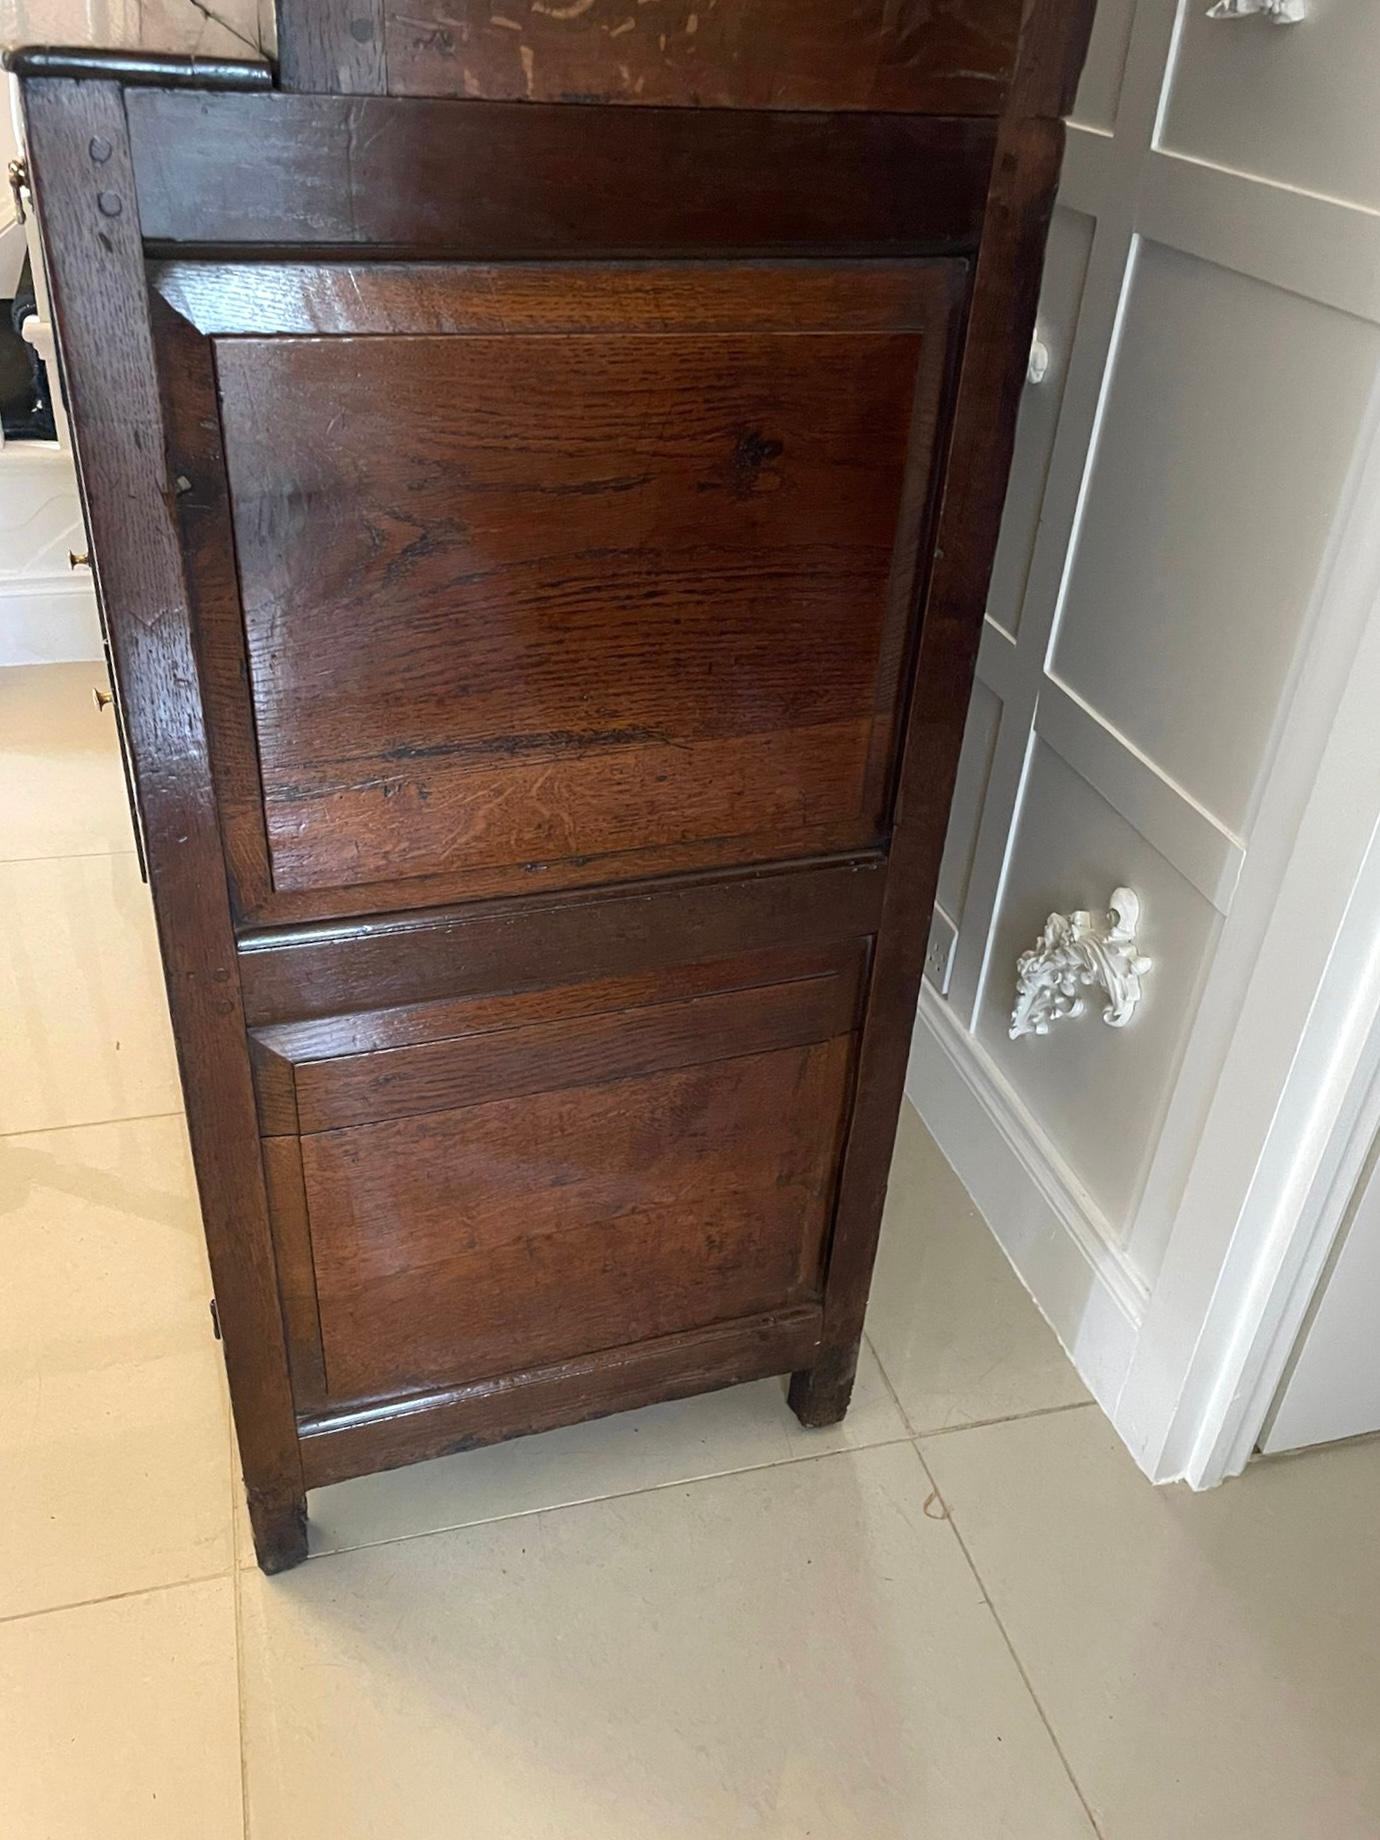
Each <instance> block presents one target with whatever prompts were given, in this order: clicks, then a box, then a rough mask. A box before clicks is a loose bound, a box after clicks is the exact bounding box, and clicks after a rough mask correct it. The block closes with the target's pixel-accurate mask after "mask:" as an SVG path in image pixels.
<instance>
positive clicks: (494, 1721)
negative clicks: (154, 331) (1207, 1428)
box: [0, 667, 1380, 1840]
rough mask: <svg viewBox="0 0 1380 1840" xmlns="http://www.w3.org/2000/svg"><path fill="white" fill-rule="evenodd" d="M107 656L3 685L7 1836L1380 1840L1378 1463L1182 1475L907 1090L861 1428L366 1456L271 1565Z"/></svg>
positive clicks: (665, 1427) (769, 1392)
mask: <svg viewBox="0 0 1380 1840" xmlns="http://www.w3.org/2000/svg"><path fill="white" fill-rule="evenodd" d="M94 675H95V673H94V668H92V667H60V668H59V667H46V668H43V669H39V670H24V671H8V672H5V671H0V903H3V908H2V911H0V989H3V991H4V997H3V1004H4V1008H3V1012H2V1013H3V1017H4V1029H3V1037H2V1038H0V1107H3V1111H0V1198H2V1201H3V1208H2V1209H0V1211H2V1212H3V1219H4V1224H5V1228H6V1260H5V1281H4V1284H3V1287H0V1465H3V1490H4V1511H3V1514H0V1834H3V1835H4V1836H6V1840H8V1837H9V1836H14V1840H232V1837H238V1836H241V1835H242V1834H246V1833H247V1834H250V1835H252V1836H253V1840H432V1836H435V1837H436V1840H442V1837H444V1840H469V1837H470V1836H474V1837H476V1840H509V1837H510V1836H511V1837H513V1840H517V1837H519V1836H521V1840H624V1837H626V1840H661V1837H663V1836H666V1837H671V1840H682V1837H686V1840H688V1837H689V1836H694V1837H695V1840H737V1837H738V1836H748V1835H761V1836H767V1835H769V1836H772V1840H806V1837H807V1836H809V1837H812V1840H855V1837H856V1840H863V1837H864V1836H865V1837H866V1840H1046V1837H1050V1840H1053V1837H1054V1836H1059V1837H1061V1840H1062V1837H1063V1836H1083V1837H1085V1840H1086V1837H1087V1836H1089V1835H1093V1834H1100V1835H1102V1836H1103V1840H1151V1837H1152V1836H1153V1840H1315V1837H1316V1840H1362V1837H1363V1836H1365V1837H1368V1840H1374V1837H1375V1836H1376V1835H1380V1717H1377V1709H1378V1708H1380V1592H1377V1590H1376V1588H1375V1552H1376V1533H1375V1529H1376V1527H1377V1526H1378V1525H1380V1445H1375V1444H1371V1445H1360V1446H1355V1447H1352V1448H1347V1449H1338V1450H1335V1451H1332V1452H1327V1453H1321V1454H1315V1455H1313V1456H1310V1457H1307V1458H1303V1459H1299V1460H1295V1461H1289V1462H1282V1463H1275V1464H1270V1465H1263V1466H1261V1467H1259V1468H1258V1469H1256V1470H1254V1471H1253V1472H1252V1473H1251V1474H1250V1475H1248V1476H1247V1477H1246V1478H1245V1479H1243V1480H1242V1481H1241V1482H1238V1483H1236V1484H1233V1485H1231V1486H1230V1487H1228V1488H1227V1489H1224V1490H1221V1491H1219V1492H1218V1493H1217V1494H1215V1495H1211V1496H1198V1497H1195V1496H1192V1495H1189V1494H1187V1493H1186V1492H1183V1491H1178V1490H1173V1491H1167V1492H1156V1491H1155V1490H1152V1489H1151V1488H1150V1487H1149V1486H1148V1485H1147V1484H1145V1483H1144V1482H1143V1481H1142V1480H1141V1478H1140V1477H1139V1476H1138V1475H1137V1473H1136V1472H1135V1470H1134V1469H1133V1467H1132V1465H1131V1464H1130V1462H1129V1460H1128V1459H1127V1457H1126V1456H1125V1455H1124V1453H1123V1452H1122V1451H1121V1449H1120V1447H1119V1445H1118V1444H1117V1442H1116V1440H1115V1438H1114V1437H1113V1436H1112V1434H1111V1432H1110V1431H1109V1429H1108V1427H1107V1425H1106V1423H1105V1421H1104V1420H1103V1418H1102V1416H1101V1414H1100V1413H1099V1412H1098V1411H1097V1409H1096V1408H1095V1407H1093V1406H1091V1405H1089V1404H1087V1403H1086V1399H1085V1395H1084V1393H1083V1390H1082V1388H1081V1387H1080V1386H1079V1384H1078V1382H1077V1380H1076V1378H1075V1377H1074V1375H1073V1374H1072V1372H1071V1371H1070V1369H1069V1368H1068V1367H1067V1365H1066V1363H1065V1362H1064V1359H1063V1357H1062V1355H1061V1354H1060V1352H1059V1350H1058V1348H1057V1347H1056V1346H1055V1344H1054V1342H1053V1340H1052V1338H1051V1337H1050V1336H1049V1334H1048V1332H1047V1331H1046V1330H1045V1328H1044V1326H1043V1324H1042V1323H1041V1321H1040V1319H1039V1317H1038V1316H1037V1314H1036V1313H1035V1311H1034V1309H1033V1307H1032V1306H1031V1305H1030V1304H1029V1302H1028V1301H1027V1300H1026V1298H1025V1297H1024V1295H1023V1293H1022V1292H1021V1291H1020V1289H1019V1287H1018V1286H1017V1284H1016V1283H1015V1280H1014V1279H1013V1278H1012V1277H1011V1275H1010V1273H1009V1272H1008V1270H1007V1268H1006V1266H1005V1265H1004V1263H1003V1261H1002V1260H1001V1258H1000V1256H999V1255H998V1254H997V1253H996V1251H995V1248H994V1246H993V1243H992V1241H991V1239H990V1237H989V1236H988V1235H987V1233H986V1231H985V1229H984V1228H983V1226H982V1223H981V1221H980V1220H979V1219H978V1218H977V1217H976V1216H975V1214H974V1212H973V1209H972V1207H971V1204H970V1203H969V1202H968V1199H967V1197H966V1195H965V1194H964V1193H963V1191H962V1189H961V1188H960V1187H959V1186H958V1184H957V1182H956V1180H955V1179H954V1177H953V1175H952V1174H951V1172H950V1171H949V1170H948V1168H947V1166H946V1165H945V1164H944V1162H943V1161H942V1159H941V1158H940V1157H939V1156H938V1153H937V1152H936V1151H935V1149H934V1146H933V1145H932V1144H931V1143H930V1142H929V1140H928V1139H927V1137H926V1135H925V1133H924V1131H923V1129H922V1127H921V1126H920V1124H919V1122H918V1121H917V1120H916V1119H915V1117H914V1115H913V1114H908V1115H907V1117H906V1119H905V1121H904V1125H903V1130H902V1135H901V1142H900V1146H899V1149H898V1159H897V1165H896V1171H895V1176H894V1180H893V1185H892V1196H891V1201H890V1204H889V1213H888V1221H887V1230H886V1238H885V1243H884V1247H883V1252H882V1258H881V1263H880V1266H879V1271H878V1278H877V1285H876V1293H875V1297H876V1301H875V1305H874V1309H873V1313H872V1317H871V1319H870V1332H871V1337H872V1345H873V1351H872V1352H870V1353H869V1354H868V1357H867V1359H866V1360H865V1362H864V1365H863V1369H862V1374H861V1378H860V1384H859V1388H858V1394H857V1398H856V1401H855V1404H854V1407H853V1410H852V1412H851V1414H850V1416H849V1418H848V1421H847V1422H846V1424H845V1425H843V1426H842V1427H840V1428H839V1429H838V1430H836V1431H832V1432H824V1433H807V1432H803V1431H802V1430H801V1429H800V1428H799V1427H798V1426H797V1425H796V1423H795V1421H794V1420H793V1419H792V1417H791V1416H790V1414H789V1413H788V1412H787V1410H786V1407H785V1402H784V1399H783V1397H782V1390H781V1387H780V1385H779V1384H777V1383H775V1382H764V1383H762V1384H760V1385H757V1386H752V1387H745V1388H741V1389H739V1390H738V1391H736V1392H731V1393H724V1394H719V1395H716V1396H714V1397H712V1398H708V1399H702V1400H692V1401H687V1402H685V1403H683V1404H678V1405H669V1406H661V1407H655V1408H653V1409H651V1410H649V1411H645V1412H640V1413H635V1414H632V1415H629V1416H626V1417H623V1418H618V1419H610V1420H606V1421H604V1422H602V1423H600V1424H596V1425H590V1426H580V1427H574V1428H572V1429H570V1430H567V1431H558V1432H553V1433H551V1434H550V1435H548V1436H546V1437H540V1438H533V1439H529V1440H526V1441H524V1442H521V1443H516V1444H512V1445H508V1446H505V1447H502V1448H499V1449H495V1450H491V1451H485V1452H482V1453H478V1454H475V1455H471V1456H467V1457H460V1458H456V1459H453V1460H451V1461H449V1462H443V1463H437V1464H432V1465H429V1466H426V1467H423V1468H420V1469H415V1470H411V1471H403V1472H400V1473H397V1474H394V1475H389V1476H381V1477H373V1478H369V1479H367V1480H364V1481H360V1482H354V1483H347V1484H344V1485H342V1486H341V1487H339V1488H335V1489H330V1490H325V1491H322V1492H321V1493H320V1494H318V1495H317V1496H315V1497H313V1499H312V1511H313V1528H312V1533H313V1542H314V1549H315V1551H316V1552H317V1553H318V1554H319V1555H320V1556H319V1557H318V1558H316V1559H315V1560H313V1561H312V1562H311V1563H309V1564H308V1565H306V1566H304V1567H302V1568H301V1569H299V1570H298V1571H296V1572H293V1573H290V1574H288V1575H287V1576H285V1577H282V1578H278V1579H275V1580H267V1579H264V1578H263V1577H261V1576H260V1574H259V1573H258V1572H257V1571H256V1570H255V1569H254V1568H253V1566H252V1563H250V1558H251V1555H249V1553H248V1551H247V1548H246V1545H245V1541H244V1535H243V1523H242V1519H241V1517H240V1515H239V1513H238V1510H237V1507H236V1506H235V1505H234V1490H233V1488H232V1475H233V1457H232V1446H231V1442H230V1436H229V1429H228V1420H227V1415H226V1408H225V1397H224V1387H223V1383H222V1378H221V1369H220V1362H219V1356H218V1353H217V1351H216V1347H215V1344H214V1342H213V1341H212V1340H211V1337H210V1335H209V1333H208V1321H207V1315H206V1298H207V1295H208V1282H207V1278H206V1274H205V1270H204V1263H203V1254H202V1251H201V1245H200V1240H199V1234H198V1231H197V1224H196V1214H195V1205H194V1202H193V1199H192V1190H191V1184H190V1172H189V1169H188V1165H187V1155H186V1146H185V1140H184V1137H183V1132H182V1126H181V1121H180V1118H179V1117H178V1115H177V1099H176V1093H175V1086H174V1079H173V1072H172V1062H171V1056H170V1050H169V1045H168V1041H167V1029H166V1023H165V1020H164V1016H163V1012H162V1005H161V1000H160V998H159V995H158V990H157V984H156V975H155V973H154V970H153V967H154V949H153V943H152V932H151V923H150V919H149V914H148V908H147V901H146V897H145V895H144V893H143V891H142V889H141V888H140V886H139V884H138V879H137V875H136V873H135V869H134V863H133V858H132V856H131V855H130V854H129V850H128V832H127V830H126V829H125V828H124V821H123V812H122V810H121V807H120V804H119V799H120V788H119V782H118V766H117V764H116V761H115V756H114V751H113V737H112V735H111V733H110V728H109V717H108V716H98V715H97V714H96V712H95V710H94V708H93V707H92V704H91V701H90V685H91V682H92V680H93V677H94Z"/></svg>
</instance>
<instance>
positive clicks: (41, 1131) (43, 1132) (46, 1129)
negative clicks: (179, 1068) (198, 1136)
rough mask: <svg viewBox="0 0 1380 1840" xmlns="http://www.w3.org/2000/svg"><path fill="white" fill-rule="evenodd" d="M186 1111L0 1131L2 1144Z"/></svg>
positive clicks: (179, 1115)
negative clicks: (11, 1138) (15, 1138)
mask: <svg viewBox="0 0 1380 1840" xmlns="http://www.w3.org/2000/svg"><path fill="white" fill-rule="evenodd" d="M184 1116H185V1113H184V1112H183V1111H182V1110H181V1108H180V1107H179V1108H178V1110H177V1111H175V1112H136V1113H135V1114H134V1116H133V1117H132V1118H79V1119H77V1120H76V1122H75V1123H73V1124H40V1125H35V1126H34V1128H33V1129H32V1130H29V1131H0V1144H2V1143H4V1142H5V1140H6V1139H7V1138H10V1137H47V1136H50V1135H51V1134H52V1133H53V1132H54V1131H94V1130H96V1129H97V1128H98V1127H100V1126H101V1125H110V1124H151V1123H152V1122H153V1121H154V1120H155V1119H158V1118H182V1117H184Z"/></svg>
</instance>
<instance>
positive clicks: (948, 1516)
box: [911, 1401, 1104, 1840]
mask: <svg viewBox="0 0 1380 1840" xmlns="http://www.w3.org/2000/svg"><path fill="white" fill-rule="evenodd" d="M1089 1403H1092V1402H1091V1401H1089ZM1057 1409H1063V1410H1067V1409H1068V1408H1057ZM998 1422H1004V1421H998ZM911 1449H912V1450H913V1451H914V1452H915V1460H916V1462H917V1463H918V1464H919V1465H920V1471H921V1474H922V1475H923V1476H924V1477H925V1479H926V1481H927V1482H928V1483H929V1485H930V1487H931V1488H932V1489H933V1490H934V1493H935V1495H936V1496H937V1497H938V1499H939V1503H940V1506H941V1507H942V1508H943V1510H944V1519H945V1520H946V1521H947V1522H948V1524H949V1526H950V1527H951V1528H952V1529H953V1536H954V1538H955V1540H957V1541H958V1550H959V1551H960V1552H961V1553H962V1554H963V1557H964V1559H965V1560H966V1561H967V1564H968V1570H969V1571H970V1572H971V1573H972V1574H973V1578H974V1581H975V1582H976V1584H977V1588H978V1590H979V1591H981V1593H982V1601H983V1603H985V1604H986V1606H987V1608H988V1610H989V1611H990V1612H991V1615H992V1621H993V1622H994V1623H995V1624H996V1626H997V1628H998V1630H999V1631H1000V1632H1001V1639H1002V1641H1003V1642H1004V1643H1005V1644H1006V1649H1007V1653H1008V1654H1009V1655H1010V1656H1011V1659H1012V1661H1014V1662H1015V1664H1016V1672H1017V1673H1018V1674H1019V1675H1020V1677H1021V1680H1022V1682H1023V1683H1024V1685H1025V1690H1026V1692H1027V1693H1028V1694H1029V1695H1030V1703H1031V1705H1032V1706H1034V1708H1035V1710H1036V1712H1037V1713H1038V1714H1039V1717H1040V1723H1041V1724H1042V1725H1043V1726H1044V1728H1045V1730H1046V1731H1047V1732H1048V1733H1049V1741H1050V1743H1051V1744H1052V1745H1053V1746H1054V1751H1055V1755H1056V1756H1057V1757H1058V1759H1059V1761H1060V1763H1061V1764H1063V1766H1064V1774H1065V1775H1066V1776H1067V1777H1068V1779H1069V1783H1070V1785H1071V1786H1072V1789H1073V1792H1074V1794H1075V1795H1076V1796H1077V1797H1078V1801H1079V1805H1080V1806H1081V1808H1082V1810H1083V1812H1084V1814H1085V1815H1086V1816H1087V1817H1088V1825H1089V1827H1090V1828H1091V1829H1092V1831H1093V1833H1094V1834H1096V1835H1097V1837H1098V1840H1104V1837H1103V1834H1102V1829H1101V1828H1100V1827H1099V1826H1098V1824H1097V1817H1096V1815H1094V1813H1093V1811H1092V1808H1091V1806H1090V1805H1089V1802H1088V1798H1087V1796H1086V1795H1084V1793H1083V1788H1082V1784H1081V1783H1080V1782H1079V1780H1078V1778H1077V1777H1076V1776H1075V1775H1074V1773H1073V1765H1072V1764H1071V1763H1070V1762H1069V1760H1068V1757H1067V1755H1066V1754H1065V1751H1064V1747H1063V1745H1062V1744H1061V1743H1060V1742H1059V1735H1058V1733H1057V1732H1056V1731H1055V1729H1054V1726H1053V1725H1052V1724H1051V1723H1050V1717H1049V1714H1048V1713H1047V1712H1046V1711H1045V1709H1044V1706H1043V1704H1042V1703H1041V1700H1040V1696H1039V1694H1038V1693H1037V1692H1036V1691H1035V1687H1034V1683H1033V1682H1032V1681H1031V1678H1030V1675H1029V1674H1028V1673H1027V1671H1026V1666H1025V1663H1024V1662H1023V1661H1022V1660H1021V1657H1020V1655H1019V1654H1018V1653H1017V1652H1016V1644H1015V1643H1014V1642H1013V1641H1012V1640H1011V1632H1010V1630H1009V1629H1008V1628H1007V1627H1006V1624H1005V1622H1004V1621H1003V1620H1002V1616H1001V1612H1000V1611H999V1610H998V1609H997V1606H996V1604H995V1603H994V1602H993V1601H992V1593H991V1592H990V1591H989V1590H988V1589H987V1585H986V1583H985V1581H984V1579H983V1576H982V1573H981V1572H980V1571H979V1570H978V1568H977V1564H976V1562H975V1561H974V1559H973V1555H972V1553H971V1552H970V1551H969V1550H968V1542H967V1541H966V1540H965V1539H964V1537H963V1535H962V1533H961V1532H960V1530H959V1525H958V1522H957V1520H956V1519H955V1518H954V1513H953V1510H952V1508H950V1506H949V1504H948V1502H947V1501H945V1499H944V1494H943V1491H942V1490H941V1488H940V1486H939V1484H938V1482H937V1481H936V1480H935V1476H934V1472H933V1471H932V1470H931V1469H930V1467H929V1465H928V1464H927V1463H926V1461H925V1458H924V1455H923V1453H922V1451H921V1449H920V1445H919V1443H918V1442H915V1441H912V1444H911Z"/></svg>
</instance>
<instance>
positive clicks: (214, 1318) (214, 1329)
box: [211, 1297, 221, 1341]
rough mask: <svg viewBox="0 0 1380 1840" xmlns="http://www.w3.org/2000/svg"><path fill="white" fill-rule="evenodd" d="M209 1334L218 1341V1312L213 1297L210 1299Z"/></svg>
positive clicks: (219, 1335)
mask: <svg viewBox="0 0 1380 1840" xmlns="http://www.w3.org/2000/svg"><path fill="white" fill-rule="evenodd" d="M211 1333H212V1334H213V1335H214V1336H215V1338H216V1340H217V1341H220V1339H221V1333H220V1311H219V1310H218V1309H217V1308H216V1300H215V1298H214V1297H213V1298H212V1299H211Z"/></svg>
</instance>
